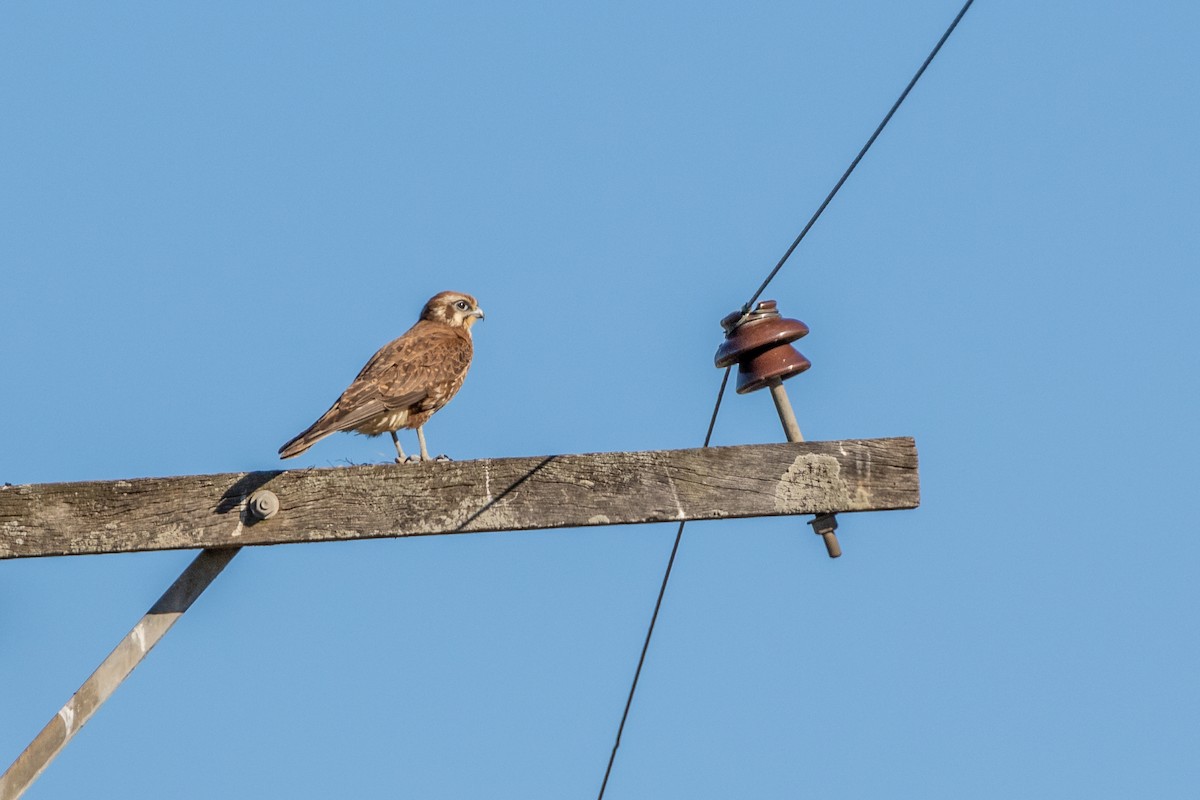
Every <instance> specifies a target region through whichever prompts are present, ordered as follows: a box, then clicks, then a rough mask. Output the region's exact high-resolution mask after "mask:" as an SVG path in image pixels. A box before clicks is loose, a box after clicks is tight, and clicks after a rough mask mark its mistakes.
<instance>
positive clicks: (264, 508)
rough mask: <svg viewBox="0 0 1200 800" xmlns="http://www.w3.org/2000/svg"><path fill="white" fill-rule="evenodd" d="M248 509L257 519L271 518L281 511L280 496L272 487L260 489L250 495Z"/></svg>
mask: <svg viewBox="0 0 1200 800" xmlns="http://www.w3.org/2000/svg"><path fill="white" fill-rule="evenodd" d="M246 510H247V511H249V512H250V516H252V517H254V518H255V519H270V518H271V517H273V516H275V515H276V514H277V513H279V498H278V497H277V496H276V495H275V493H274V492H272V491H271V490H270V489H259V490H258V491H257V492H255V493H254V494H252V495H250V500H249V501H248V502H247V503H246Z"/></svg>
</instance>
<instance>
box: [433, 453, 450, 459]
mask: <svg viewBox="0 0 1200 800" xmlns="http://www.w3.org/2000/svg"><path fill="white" fill-rule="evenodd" d="M433 460H434V461H453V460H454V459H453V458H451V457H450V456H448V455H446V454H445V453H442V454H441V455H439V456H434V459H433Z"/></svg>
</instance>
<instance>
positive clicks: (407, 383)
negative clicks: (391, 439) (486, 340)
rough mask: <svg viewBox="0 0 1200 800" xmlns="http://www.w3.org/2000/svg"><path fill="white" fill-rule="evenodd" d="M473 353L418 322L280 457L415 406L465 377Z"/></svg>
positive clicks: (445, 332)
mask: <svg viewBox="0 0 1200 800" xmlns="http://www.w3.org/2000/svg"><path fill="white" fill-rule="evenodd" d="M471 349H472V348H471V341H470V339H465V338H464V337H462V336H461V335H459V334H458V333H457V332H456V331H454V330H453V329H451V328H447V327H445V326H444V325H439V324H436V323H430V322H426V321H421V322H418V323H417V324H416V325H414V326H413V327H412V328H411V329H409V331H408V332H407V333H405V334H404V335H403V336H401V337H400V338H399V339H395V340H393V341H391V342H389V343H388V344H386V345H384V346H383V347H382V348H380V350H379V352H378V353H376V354H375V355H374V356H372V357H371V360H370V361H368V362H367V364H366V366H364V367H363V368H362V370H361V371H360V372H359V373H358V377H356V378H355V379H354V381H353V382H352V383H351V384H350V385H349V386H348V387H347V388H346V391H344V392H342V396H341V397H339V398H338V399H337V402H335V403H334V404H333V406H332V407H330V409H329V410H328V411H326V412H325V413H324V414H322V415H321V418H320V419H318V420H317V421H316V422H314V423H313V424H312V426H310V427H309V428H308V429H307V430H306V431H304V432H303V433H301V434H300V435H299V436H297V437H296V438H295V439H293V440H292V441H290V442H288V443H287V444H285V445H284V446H283V447H282V448H280V453H281V454H284V453H286V452H296V453H298V452H301V451H302V450H304V449H306V448H307V447H308V446H310V445H311V444H312V443H313V442H315V441H317V440H318V439H321V438H324V437H325V436H328V435H329V434H331V433H335V432H337V431H349V430H353V429H354V428H356V427H358V426H359V425H361V424H363V423H364V422H366V421H367V420H370V419H371V418H373V417H376V416H378V415H379V414H382V413H384V412H385V411H395V410H399V409H402V408H409V407H411V406H414V405H417V404H418V403H420V402H421V401H423V400H425V399H426V398H428V397H429V394H430V392H431V391H435V392H436V391H438V390H439V389H440V388H441V387H442V386H444V385H445V384H446V383H447V382H453V381H455V380H456V379H460V378H461V376H462V374H463V373H464V372H465V371H466V368H467V366H468V365H469V364H470V362H471ZM284 457H285V458H286V457H287V456H286V455H284Z"/></svg>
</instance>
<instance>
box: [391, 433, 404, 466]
mask: <svg viewBox="0 0 1200 800" xmlns="http://www.w3.org/2000/svg"><path fill="white" fill-rule="evenodd" d="M392 444H394V445H396V463H397V464H403V463H404V460H405V459H406V458H407V456H405V455H404V448H403V447H401V446H400V437H399V436H397V435H396V432H395V431H392Z"/></svg>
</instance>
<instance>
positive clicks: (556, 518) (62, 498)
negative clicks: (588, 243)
mask: <svg viewBox="0 0 1200 800" xmlns="http://www.w3.org/2000/svg"><path fill="white" fill-rule="evenodd" d="M259 488H264V489H270V490H271V491H273V492H274V493H275V494H276V495H278V497H279V500H280V504H281V508H280V511H279V513H278V514H276V515H275V516H273V517H271V518H270V519H267V520H262V521H255V520H254V519H253V517H251V516H250V515H249V514H248V513H247V512H246V500H247V498H248V497H249V496H250V494H251V493H252V492H254V491H255V490H256V489H259ZM919 500H920V498H919V486H918V477H917V453H916V445H915V444H914V442H913V440H912V439H910V438H896V439H854V440H845V441H834V442H805V443H786V444H762V445H743V446H738V447H713V448H708V449H694V450H662V451H646V452H634V453H592V454H585V455H559V456H539V457H534V458H503V459H487V460H479V461H462V462H448V463H426V464H401V465H390V464H388V465H375V466H359V467H343V468H333V469H309V470H288V471H266V472H249V473H229V474H223V475H194V476H184V477H176V478H142V479H137V480H124V481H98V482H87V483H57V484H54V483H52V484H35V485H27V486H4V487H2V488H0V558H24V557H32V556H54V555H83V554H93V553H121V552H133V551H141V550H172V549H191V548H219V547H241V546H245V545H268V544H284V543H293V542H319V541H331V540H344V539H367V538H375V537H382V536H415V535H427V534H441V533H474V532H483V531H515V530H529V529H543V528H566V527H580V526H589V525H622V524H630V523H643V522H666V521H672V520H685V519H686V520H701V519H722V518H734V517H755V516H774V515H782V514H819V513H833V512H836V513H845V512H851V511H882V510H888V509H902V508H914V507H916V506H917V504H918V503H919Z"/></svg>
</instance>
